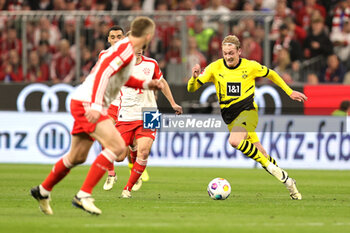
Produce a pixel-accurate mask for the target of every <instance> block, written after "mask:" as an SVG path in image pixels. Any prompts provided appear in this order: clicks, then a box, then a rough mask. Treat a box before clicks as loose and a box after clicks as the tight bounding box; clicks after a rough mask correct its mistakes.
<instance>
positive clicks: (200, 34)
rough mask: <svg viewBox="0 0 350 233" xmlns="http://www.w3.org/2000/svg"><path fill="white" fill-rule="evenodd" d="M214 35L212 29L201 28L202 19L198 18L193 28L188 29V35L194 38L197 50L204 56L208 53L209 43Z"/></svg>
mask: <svg viewBox="0 0 350 233" xmlns="http://www.w3.org/2000/svg"><path fill="white" fill-rule="evenodd" d="M214 33H215V31H214V30H213V29H212V28H204V27H203V19H202V18H201V17H198V18H197V20H196V22H195V24H194V27H193V28H190V29H189V35H190V36H194V37H195V38H196V41H197V45H198V48H199V50H200V51H201V52H202V53H203V54H204V55H207V53H208V49H209V42H210V40H211V38H212V37H213V35H214Z"/></svg>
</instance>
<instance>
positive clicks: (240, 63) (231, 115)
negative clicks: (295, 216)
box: [187, 35, 307, 200]
mask: <svg viewBox="0 0 350 233" xmlns="http://www.w3.org/2000/svg"><path fill="white" fill-rule="evenodd" d="M222 53H223V59H218V60H217V61H215V62H212V63H211V64H210V65H208V66H207V67H206V68H205V70H204V71H203V72H202V73H200V66H199V65H198V64H197V65H196V66H194V67H193V68H192V77H191V79H190V80H189V81H188V85H187V90H188V91H189V92H194V91H196V90H197V89H198V88H200V87H201V86H202V85H203V84H204V83H207V82H212V83H214V84H215V88H216V94H217V97H218V100H219V104H220V108H221V115H222V118H223V120H224V122H225V123H226V124H227V127H228V129H229V131H230V137H229V143H230V144H231V146H233V147H234V148H236V149H238V150H240V151H241V152H242V153H243V154H245V155H246V156H248V157H250V158H252V159H254V160H255V161H257V162H259V163H260V164H261V166H262V167H263V168H264V169H265V170H266V171H268V172H269V173H270V174H272V175H273V176H275V177H276V178H277V179H278V180H279V181H281V182H282V183H284V185H285V186H286V187H287V189H288V191H289V193H290V197H291V198H292V199H295V200H301V194H300V192H299V191H298V189H297V187H296V182H295V180H294V179H292V178H290V177H289V176H288V174H287V172H286V171H284V170H283V169H281V168H280V167H278V166H277V163H276V161H275V160H274V159H273V158H272V157H271V156H269V155H268V154H267V152H266V151H265V149H264V148H263V146H262V145H261V143H260V142H259V138H258V137H257V134H256V132H255V128H256V126H257V124H258V112H257V108H258V106H257V104H256V103H255V102H254V91H255V78H257V77H267V78H268V79H270V80H271V81H272V82H274V83H275V84H276V85H278V86H279V87H281V88H282V89H283V90H284V91H285V92H286V94H287V95H289V97H290V98H291V99H293V100H296V101H300V102H304V101H306V100H307V97H306V96H305V95H304V94H303V93H300V92H297V91H294V90H292V89H291V88H290V87H289V86H288V85H287V84H286V83H285V82H284V81H283V80H282V78H281V77H280V76H279V75H278V74H277V73H276V72H275V71H273V70H271V69H268V68H267V67H266V66H263V65H261V64H259V63H258V62H256V61H252V60H247V59H244V58H240V55H241V46H240V41H239V39H238V38H237V37H236V36H234V35H229V36H226V37H225V38H224V40H223V41H222Z"/></svg>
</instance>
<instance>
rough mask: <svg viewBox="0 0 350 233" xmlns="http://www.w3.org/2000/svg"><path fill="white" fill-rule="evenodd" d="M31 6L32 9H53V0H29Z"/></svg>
mask: <svg viewBox="0 0 350 233" xmlns="http://www.w3.org/2000/svg"><path fill="white" fill-rule="evenodd" d="M29 5H30V8H31V9H32V10H35V11H36V10H44V11H48V10H52V1H51V0H39V1H29Z"/></svg>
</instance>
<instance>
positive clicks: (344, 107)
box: [339, 100, 350, 112]
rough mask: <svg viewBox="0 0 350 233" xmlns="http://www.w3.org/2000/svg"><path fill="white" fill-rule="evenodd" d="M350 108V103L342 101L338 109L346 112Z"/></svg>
mask: <svg viewBox="0 0 350 233" xmlns="http://www.w3.org/2000/svg"><path fill="white" fill-rule="evenodd" d="M348 108H350V101H349V100H344V101H342V102H341V103H340V107H339V109H340V110H342V111H344V112H346V111H347V110H348Z"/></svg>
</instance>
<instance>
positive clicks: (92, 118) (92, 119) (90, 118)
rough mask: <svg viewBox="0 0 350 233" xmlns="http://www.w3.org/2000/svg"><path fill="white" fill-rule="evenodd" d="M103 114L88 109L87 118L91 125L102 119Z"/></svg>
mask: <svg viewBox="0 0 350 233" xmlns="http://www.w3.org/2000/svg"><path fill="white" fill-rule="evenodd" d="M100 115H101V113H100V112H99V111H96V110H93V109H88V110H86V113H85V117H86V119H87V120H88V122H90V123H96V122H97V120H98V119H99V118H100Z"/></svg>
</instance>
